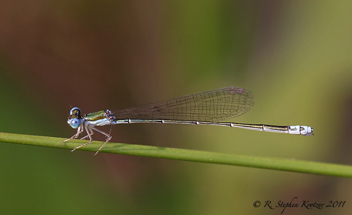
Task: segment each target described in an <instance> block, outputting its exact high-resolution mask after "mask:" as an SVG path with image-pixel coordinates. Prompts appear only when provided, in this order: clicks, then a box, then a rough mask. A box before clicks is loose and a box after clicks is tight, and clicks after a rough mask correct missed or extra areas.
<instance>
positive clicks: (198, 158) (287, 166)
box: [0, 132, 352, 177]
mask: <svg viewBox="0 0 352 215" xmlns="http://www.w3.org/2000/svg"><path fill="white" fill-rule="evenodd" d="M63 140H64V139H63V138H56V137H45V136H34V135H23V134H10V133H1V132H0V142H7V143H18V144H26V145H34V146H46V147H56V148H67V149H73V148H74V147H76V146H79V145H81V144H83V143H86V142H87V140H72V141H69V142H66V143H64V144H62V146H59V145H60V144H61V143H62V141H63ZM101 144H103V142H100V141H94V142H92V143H91V144H89V145H87V146H84V147H82V148H80V149H79V150H85V151H92V152H95V151H96V150H98V148H99V147H100V146H101ZM100 152H105V153H114V154H122V155H135V156H145V157H154V158H165V159H173V160H183V161H193V162H203V163H213V164H225V165H234V166H245V167H256V168H264V169H272V170H283V171H292V172H302V173H311V174H320V175H330V176H339V177H352V167H351V166H347V165H338V164H329V163H319V162H311V161H302V160H293V159H284V158H266V157H257V156H244V155H236V154H223V153H215V152H206V151H196V150H188V149H177V148H166V147H156V146H145V145H136V144H125V143H108V144H106V146H105V147H104V148H103V149H102V150H101V151H100Z"/></svg>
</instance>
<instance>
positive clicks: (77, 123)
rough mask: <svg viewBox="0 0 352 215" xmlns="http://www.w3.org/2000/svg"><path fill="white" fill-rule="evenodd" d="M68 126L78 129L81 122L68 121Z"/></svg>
mask: <svg viewBox="0 0 352 215" xmlns="http://www.w3.org/2000/svg"><path fill="white" fill-rule="evenodd" d="M68 124H70V126H71V127H72V128H74V129H76V128H78V127H79V126H80V125H81V120H79V119H75V118H74V119H70V120H69V122H68Z"/></svg>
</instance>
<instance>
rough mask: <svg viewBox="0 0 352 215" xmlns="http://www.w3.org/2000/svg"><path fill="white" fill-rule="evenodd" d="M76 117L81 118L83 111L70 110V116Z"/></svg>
mask: <svg viewBox="0 0 352 215" xmlns="http://www.w3.org/2000/svg"><path fill="white" fill-rule="evenodd" d="M72 115H75V116H81V109H79V108H78V107H74V108H72V109H71V110H70V116H72Z"/></svg>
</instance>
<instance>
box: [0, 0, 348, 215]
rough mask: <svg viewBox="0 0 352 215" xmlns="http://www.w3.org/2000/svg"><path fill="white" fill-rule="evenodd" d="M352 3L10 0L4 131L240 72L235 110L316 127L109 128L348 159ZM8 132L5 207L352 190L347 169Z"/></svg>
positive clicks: (145, 137) (229, 80) (39, 128)
mask: <svg viewBox="0 0 352 215" xmlns="http://www.w3.org/2000/svg"><path fill="white" fill-rule="evenodd" d="M351 9H352V2H350V1H334V2H333V1H290V2H281V1H277V0H271V1H265V2H262V1H210V0H209V1H168V2H165V1H143V2H140V1H110V0H105V1H56V2H51V1H49V2H48V1H42V0H36V1H0V98H1V103H0V115H1V123H0V131H2V132H13V133H23V134H33V135H45V136H56V137H63V138H68V137H70V136H72V135H73V134H74V133H75V131H74V130H73V129H71V128H70V127H69V126H68V125H67V124H66V120H67V116H68V113H69V110H70V108H71V107H74V106H77V107H80V108H81V110H82V111H83V112H85V113H89V112H93V111H97V110H101V109H104V108H109V109H117V108H125V107H128V106H135V105H140V104H145V103H150V102H156V101H160V100H164V99H169V98H174V97H177V96H182V95H186V94H191V93H196V92H201V91H206V90H211V89H217V88H221V87H226V86H238V87H243V88H246V89H249V90H250V91H252V92H253V93H254V95H255V96H256V105H255V106H254V108H253V109H252V110H251V111H250V112H248V113H247V114H245V115H243V116H240V117H238V118H236V119H234V120H232V121H238V122H247V123H266V124H278V125H298V124H301V125H309V126H312V127H313V128H314V131H315V136H311V137H300V136H295V135H283V134H270V133H265V132H255V131H245V130H241V129H230V128H217V127H213V126H187V125H182V126H181V125H120V126H114V129H113V131H112V135H113V140H112V141H114V142H124V143H131V144H147V145H156V146H165V147H177V148H187V149H197V150H205V151H215V152H223V153H234V154H243V155H253V156H267V157H283V158H292V159H299V160H311V161H319V162H331V163H340V164H346V165H350V164H351V162H352V160H351V158H350V157H351V156H350V155H351V151H352V150H351V143H352V141H351V129H352V125H351V120H352V114H351V108H352V72H351V70H352V44H351V38H352V25H351V20H352V15H351ZM106 130H109V128H106ZM95 138H96V139H99V138H102V137H101V136H99V135H97V136H95ZM0 146H1V151H0V162H1V165H0V166H1V169H0V171H1V177H0V180H1V181H0V184H1V185H0V194H1V195H0V211H1V212H2V214H49V213H50V214H97V213H99V214H192V215H193V214H235V213H242V214H244V213H245V214H273V213H280V212H281V210H280V209H277V210H270V209H268V208H262V207H261V208H254V207H253V202H254V201H256V200H260V201H262V202H264V201H266V200H271V201H273V202H277V201H279V200H281V201H286V202H289V201H291V199H292V198H293V197H295V196H297V197H298V199H299V200H298V202H302V201H303V200H310V201H312V202H314V201H317V202H320V203H328V201H330V200H331V201H347V203H348V202H349V200H350V199H351V194H350V193H351V192H350V191H351V186H352V183H351V181H350V180H349V179H343V178H334V177H327V176H315V175H309V174H299V173H289V172H279V171H271V170H262V169H254V168H243V167H233V166H222V165H210V164H201V163H191V162H180V161H170V160H162V159H154V158H144V157H133V156H122V155H110V154H104V153H100V154H98V156H93V153H89V152H81V151H77V152H74V153H70V152H69V150H59V149H51V148H41V147H33V146H22V145H15V144H8V143H0ZM350 209H351V206H350V205H349V204H346V205H345V206H344V208H330V209H327V208H325V209H323V210H318V209H313V210H306V209H302V208H298V209H286V210H285V214H294V213H300V214H310V215H311V214H336V213H338V214H349V211H350ZM279 210H280V211H279Z"/></svg>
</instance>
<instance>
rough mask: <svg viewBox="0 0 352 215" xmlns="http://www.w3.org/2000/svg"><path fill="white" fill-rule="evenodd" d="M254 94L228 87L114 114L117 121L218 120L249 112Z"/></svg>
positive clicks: (123, 110)
mask: <svg viewBox="0 0 352 215" xmlns="http://www.w3.org/2000/svg"><path fill="white" fill-rule="evenodd" d="M253 105H254V96H253V94H252V93H251V92H250V91H249V90H246V89H243V88H238V87H226V88H221V89H217V90H211V91H206V92H201V93H195V94H191V95H187V96H183V97H179V98H176V99H171V100H167V101H163V102H158V103H154V104H149V105H143V106H139V107H133V108H127V109H121V110H116V111H113V114H114V115H115V118H116V119H142V120H143V119H151V120H158V119H160V120H161V119H164V120H187V121H188V120H189V121H218V120H223V119H228V118H233V117H236V116H239V115H241V114H244V113H246V112H247V111H249V110H250V109H251V108H252V107H253Z"/></svg>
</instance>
